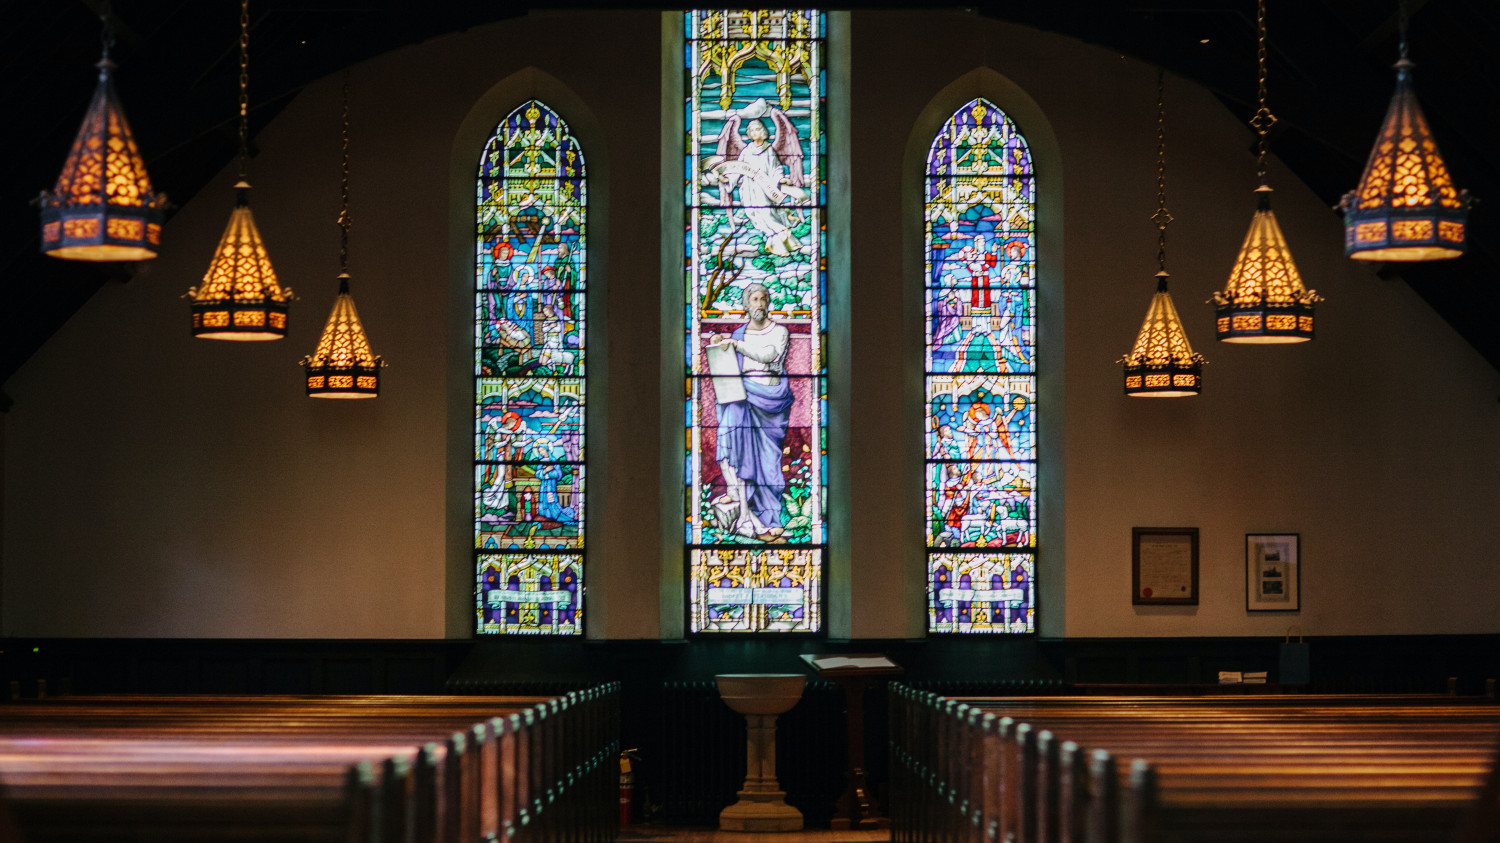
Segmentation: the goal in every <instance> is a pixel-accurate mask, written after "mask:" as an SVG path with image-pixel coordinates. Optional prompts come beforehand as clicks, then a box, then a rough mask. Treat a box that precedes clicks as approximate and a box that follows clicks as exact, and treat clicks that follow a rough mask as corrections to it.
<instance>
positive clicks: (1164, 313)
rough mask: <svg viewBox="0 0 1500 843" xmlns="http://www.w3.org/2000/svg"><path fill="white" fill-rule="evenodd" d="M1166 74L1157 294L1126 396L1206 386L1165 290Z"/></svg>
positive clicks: (1159, 127)
mask: <svg viewBox="0 0 1500 843" xmlns="http://www.w3.org/2000/svg"><path fill="white" fill-rule="evenodd" d="M1162 78H1163V76H1162V72H1161V71H1160V70H1158V71H1157V74H1156V213H1154V214H1152V215H1151V221H1152V222H1153V223H1155V224H1156V262H1157V271H1156V293H1155V294H1154V295H1152V296H1151V306H1150V307H1149V308H1147V310H1146V321H1145V322H1142V323H1141V330H1140V332H1139V333H1138V334H1137V335H1136V338H1135V345H1134V346H1133V347H1132V348H1131V349H1130V353H1129V354H1126V355H1125V357H1124V358H1123V359H1121V360H1120V362H1121V363H1124V364H1125V394H1126V395H1129V396H1132V397H1136V398H1182V397H1186V396H1190V395H1197V394H1198V393H1199V392H1200V391H1201V390H1202V389H1203V364H1204V362H1205V361H1204V359H1203V355H1201V354H1199V353H1197V352H1195V351H1193V346H1192V344H1191V343H1189V342H1188V337H1187V330H1186V329H1184V328H1183V326H1182V319H1181V318H1180V317H1178V315H1177V308H1176V306H1174V305H1173V304H1172V294H1171V293H1170V292H1168V291H1167V278H1168V276H1169V273H1168V272H1167V226H1168V225H1169V224H1170V223H1171V222H1172V215H1171V214H1170V213H1169V212H1168V211H1167V121H1166V116H1167V113H1166V106H1165V100H1164V99H1163V96H1162Z"/></svg>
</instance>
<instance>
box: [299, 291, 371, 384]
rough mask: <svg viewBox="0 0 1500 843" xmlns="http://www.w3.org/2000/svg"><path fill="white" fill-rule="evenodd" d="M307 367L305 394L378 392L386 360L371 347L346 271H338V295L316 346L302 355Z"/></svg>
mask: <svg viewBox="0 0 1500 843" xmlns="http://www.w3.org/2000/svg"><path fill="white" fill-rule="evenodd" d="M302 365H303V366H304V367H306V369H307V394H308V395H309V396H310V397H313V398H374V397H376V396H378V395H379V394H380V370H381V368H382V367H384V366H385V361H384V360H382V359H381V358H380V357H379V356H378V355H376V354H375V353H374V352H372V351H371V350H370V340H369V339H368V338H367V337H366V336H365V329H364V326H363V325H361V324H360V322H359V313H358V312H357V311H356V310H355V309H354V296H352V295H350V293H349V273H347V272H345V273H342V274H340V275H339V295H338V298H336V299H334V302H333V312H332V313H330V314H329V315H328V324H326V325H324V326H323V337H322V338H321V339H319V340H318V349H317V350H316V351H314V352H313V353H312V354H311V355H310V356H308V357H304V358H302Z"/></svg>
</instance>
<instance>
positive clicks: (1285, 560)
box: [1245, 533, 1302, 612]
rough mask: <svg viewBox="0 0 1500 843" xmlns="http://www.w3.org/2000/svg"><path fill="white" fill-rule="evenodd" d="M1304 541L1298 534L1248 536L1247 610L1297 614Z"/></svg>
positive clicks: (1246, 560)
mask: <svg viewBox="0 0 1500 843" xmlns="http://www.w3.org/2000/svg"><path fill="white" fill-rule="evenodd" d="M1301 545H1302V537H1301V535H1300V534H1298V533H1247V534H1246V535H1245V609H1246V611H1250V612H1296V611H1298V610H1300V609H1301V608H1302V558H1301V557H1302V553H1301V550H1302V548H1301Z"/></svg>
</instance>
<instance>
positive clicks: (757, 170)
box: [710, 99, 810, 257]
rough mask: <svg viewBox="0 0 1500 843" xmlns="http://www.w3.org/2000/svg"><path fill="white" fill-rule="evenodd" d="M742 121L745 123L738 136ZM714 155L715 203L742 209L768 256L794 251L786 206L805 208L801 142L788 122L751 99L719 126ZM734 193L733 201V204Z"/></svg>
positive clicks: (793, 219)
mask: <svg viewBox="0 0 1500 843" xmlns="http://www.w3.org/2000/svg"><path fill="white" fill-rule="evenodd" d="M767 115H769V117H770V120H771V124H772V125H773V126H775V127H776V135H775V137H774V138H773V137H771V136H770V133H769V132H768V131H767V129H766V124H765V121H764V120H763V119H762V118H763V117H765V116H767ZM743 120H749V121H750V122H749V123H748V124H746V126H745V133H746V134H745V136H744V137H741V135H740V123H741V121H743ZM717 152H718V155H717V156H716V157H715V158H714V159H710V160H711V161H713V162H714V164H713V166H714V167H715V169H716V172H717V176H718V179H719V181H720V185H721V186H720V189H719V200H720V204H721V205H726V206H728V205H731V204H736V205H738V206H739V207H740V208H742V209H743V210H744V212H745V218H746V219H748V220H749V221H750V224H751V225H752V226H754V227H755V230H757V231H759V232H760V233H761V235H762V236H764V237H765V241H766V249H767V250H768V251H770V253H771V254H773V255H776V256H778V257H787V256H788V255H790V254H792V253H793V252H795V251H797V250H798V249H800V248H801V247H802V244H801V243H800V242H798V240H797V238H796V236H795V235H793V234H792V228H793V226H795V225H796V224H797V223H798V222H799V221H800V218H799V216H798V214H797V213H796V211H794V210H792V209H791V208H790V207H788V206H795V205H802V204H806V202H807V200H808V197H809V196H810V194H809V192H808V191H807V190H806V188H805V187H804V184H803V182H804V179H803V173H802V158H803V156H802V141H801V139H799V138H798V137H797V126H796V125H795V124H794V123H792V120H791V118H790V117H787V116H786V113H785V112H783V111H782V110H781V109H779V108H774V107H772V106H770V105H768V104H767V103H766V101H765V100H764V99H759V100H756V101H755V102H754V103H752V104H751V105H750V106H749V107H748V108H746V109H744V110H743V111H740V112H738V113H736V114H735V115H734V116H732V117H730V118H729V120H728V122H726V123H725V124H724V129H723V131H721V132H720V133H719V146H718V150H717ZM736 191H738V192H739V200H738V202H735V201H734V193H735V192H736Z"/></svg>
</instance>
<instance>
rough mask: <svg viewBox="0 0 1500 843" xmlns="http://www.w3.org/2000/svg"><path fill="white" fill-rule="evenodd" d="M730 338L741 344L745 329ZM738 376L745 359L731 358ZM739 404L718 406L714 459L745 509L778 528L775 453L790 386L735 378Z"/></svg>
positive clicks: (788, 409) (779, 486) (783, 381)
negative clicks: (746, 495)
mask: <svg viewBox="0 0 1500 843" xmlns="http://www.w3.org/2000/svg"><path fill="white" fill-rule="evenodd" d="M730 336H732V337H734V338H735V339H736V340H744V339H745V326H743V325H741V326H740V327H738V328H736V329H735V330H734V333H733V334H731V335H730ZM737 356H738V357H739V362H740V371H744V369H745V356H744V355H743V354H741V355H737ZM740 383H742V384H744V387H745V400H744V401H731V402H729V403H727V404H720V405H719V407H718V409H719V433H718V445H717V448H716V450H717V452H718V453H717V457H718V460H719V462H727V463H729V464H730V465H731V466H733V467H734V473H735V474H736V475H738V476H739V478H740V482H742V483H744V484H745V488H746V489H747V490H749V492H750V509H751V510H752V511H753V512H754V513H755V517H756V518H759V519H760V522H761V523H762V524H764V525H766V526H767V527H779V526H781V493H782V492H783V491H784V490H785V489H786V477H785V475H783V474H782V472H781V449H782V447H783V443H784V442H785V441H786V428H787V423H788V422H789V421H790V420H791V414H792V386H791V383H790V382H789V381H788V380H787V378H786V376H785V375H782V376H781V377H780V378H779V379H778V382H777V384H776V385H775V386H767V385H765V384H760V383H756V382H755V381H753V380H751V379H750V378H749V377H745V378H741V379H740Z"/></svg>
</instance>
